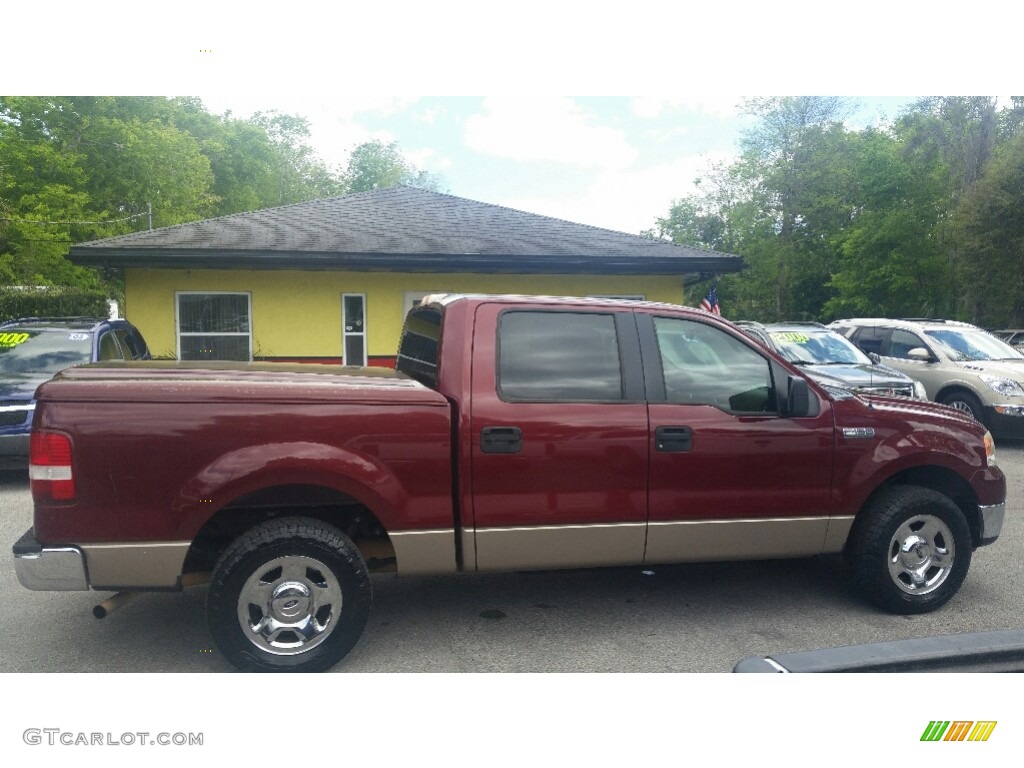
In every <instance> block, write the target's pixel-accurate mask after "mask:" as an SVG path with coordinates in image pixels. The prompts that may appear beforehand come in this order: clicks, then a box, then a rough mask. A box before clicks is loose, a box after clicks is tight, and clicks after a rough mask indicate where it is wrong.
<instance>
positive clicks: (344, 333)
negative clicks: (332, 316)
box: [341, 293, 370, 366]
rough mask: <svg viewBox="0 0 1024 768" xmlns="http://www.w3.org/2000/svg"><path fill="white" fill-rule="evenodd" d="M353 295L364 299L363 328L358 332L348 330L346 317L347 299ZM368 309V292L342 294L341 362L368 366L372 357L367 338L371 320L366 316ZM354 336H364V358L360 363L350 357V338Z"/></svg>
mask: <svg viewBox="0 0 1024 768" xmlns="http://www.w3.org/2000/svg"><path fill="white" fill-rule="evenodd" d="M352 297H356V298H359V299H362V302H363V330H362V331H359V332H358V333H356V332H354V331H352V332H350V331H349V330H348V318H347V317H346V312H345V299H348V298H352ZM366 309H367V305H366V294H365V293H343V294H341V362H342V363H343V364H345V365H359V366H366V364H367V362H368V360H369V358H370V350H369V347H368V344H367V338H366V337H367V334H366V331H367V326H368V325H369V322H368V321H367V317H366ZM352 336H362V337H363V359H362V360H360V361H359V362H358V363H355V362H352V361H350V360H349V359H348V340H349V338H350V337H352Z"/></svg>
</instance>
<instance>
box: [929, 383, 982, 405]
mask: <svg viewBox="0 0 1024 768" xmlns="http://www.w3.org/2000/svg"><path fill="white" fill-rule="evenodd" d="M957 394H963V395H970V396H971V397H973V398H974V399H975V400H978V401H979V402H980V401H981V400H980V398H979V397H978V396H977V395H976V394H974V392H972V391H971V390H970V389H969V388H968V387H965V386H964V385H963V384H952V385H950V386H947V387H943V388H942V389H940V390H939V391H938V392H936V393H935V402H937V403H940V402H942V401H943V400H945V399H946V398H947V397H949V396H950V395H957Z"/></svg>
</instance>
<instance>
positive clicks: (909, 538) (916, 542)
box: [889, 515, 956, 595]
mask: <svg viewBox="0 0 1024 768" xmlns="http://www.w3.org/2000/svg"><path fill="white" fill-rule="evenodd" d="M955 555H956V545H955V544H954V542H953V532H952V531H950V529H949V526H947V525H946V524H945V523H944V522H943V521H942V520H940V519H939V518H937V517H933V516H932V515H916V516H915V517H911V518H909V519H908V520H907V521H905V522H904V523H903V524H902V525H900V527H899V528H897V529H896V533H895V534H893V537H892V540H891V541H890V542H889V575H890V576H891V577H892V580H893V582H894V583H895V584H896V586H897V587H899V588H900V589H901V590H903V591H904V592H906V593H907V594H910V595H926V594H928V593H929V592H932V591H934V590H936V589H938V588H939V587H940V586H942V583H943V582H944V581H945V580H946V579H947V578H948V577H949V574H950V573H951V572H952V570H953V561H954V558H955Z"/></svg>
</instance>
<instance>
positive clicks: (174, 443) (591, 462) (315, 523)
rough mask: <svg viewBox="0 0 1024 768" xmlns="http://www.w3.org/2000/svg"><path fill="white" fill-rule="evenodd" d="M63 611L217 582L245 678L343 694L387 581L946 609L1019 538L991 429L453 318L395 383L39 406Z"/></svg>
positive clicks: (667, 319)
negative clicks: (762, 564)
mask: <svg viewBox="0 0 1024 768" xmlns="http://www.w3.org/2000/svg"><path fill="white" fill-rule="evenodd" d="M37 401H38V404H37V407H36V412H35V420H34V425H33V432H32V439H31V468H30V478H31V487H32V494H33V497H34V502H35V517H34V526H33V528H32V529H31V530H29V531H28V532H27V533H26V534H25V536H24V537H22V539H21V540H19V541H18V542H17V544H15V546H14V557H15V563H16V569H17V573H18V576H19V579H20V581H21V583H22V584H23V585H24V586H26V587H28V588H29V589H42V590H55V589H58V590H60V589H63V590H76V589H77V590H87V589H95V590H129V591H140V590H176V589H181V588H182V585H183V584H187V583H193V582H195V581H197V580H200V579H202V578H203V577H202V576H201V575H199V574H209V580H210V586H209V591H208V597H207V614H208V621H209V626H210V631H211V634H212V636H213V638H214V640H215V641H216V644H217V646H218V647H219V648H220V650H221V651H222V652H223V653H224V654H225V656H226V657H227V658H228V659H230V660H231V661H232V662H233V663H234V664H235V665H236V666H238V667H240V668H242V669H245V670H270V671H287V670H304V671H305V670H310V671H312V670H322V669H326V668H328V667H330V666H332V665H333V664H335V663H336V662H337V661H338V660H339V659H341V658H342V657H343V656H344V655H345V654H346V653H347V652H348V651H349V650H350V649H351V648H352V647H353V645H354V644H355V643H356V642H357V640H358V638H359V636H360V634H361V632H362V630H363V627H364V625H365V623H366V620H367V617H368V614H369V611H370V599H371V580H370V574H371V573H373V572H378V571H395V572H397V573H398V574H399V575H405V574H436V573H456V572H474V571H494V570H529V569H555V568H577V567H589V566H609V565H613V566H622V565H641V564H648V563H650V564H655V563H682V562H698V561H716V560H744V559H748V560H758V559H766V558H785V557H801V556H809V555H817V554H822V553H839V552H843V553H845V554H846V555H847V557H848V559H849V561H850V570H851V575H852V580H853V582H854V584H855V585H856V587H857V588H858V589H859V590H860V592H861V593H862V594H863V595H864V596H865V597H866V598H867V599H869V600H871V601H873V602H874V603H875V604H877V605H879V606H881V607H882V608H884V609H886V610H889V611H893V612H896V613H920V612H924V611H930V610H933V609H935V608H937V607H939V606H941V605H943V604H944V603H946V602H947V601H948V600H949V599H950V598H951V597H953V595H954V594H955V593H956V592H957V590H958V589H959V588H960V585H961V584H962V583H963V580H964V578H965V577H966V575H967V570H968V567H969V565H970V561H971V555H972V552H973V550H974V549H975V548H977V547H979V546H981V545H984V544H989V543H991V542H993V541H994V540H995V539H996V537H997V536H998V535H999V532H1000V529H1001V527H1002V523H1003V517H1004V510H1005V495H1006V481H1005V478H1004V476H1003V474H1002V472H1001V471H1000V470H999V468H998V467H997V466H996V461H995V453H994V445H993V442H992V439H991V437H990V436H989V435H988V433H987V432H986V431H985V429H984V427H982V426H981V425H979V424H977V423H976V422H974V421H972V420H971V419H970V418H969V417H966V416H964V415H963V414H960V413H958V412H957V411H955V410H953V409H950V408H947V407H945V406H941V405H937V404H934V403H930V402H925V401H920V400H910V399H903V398H896V397H881V396H878V397H876V396H872V397H870V398H869V399H868V398H864V397H861V396H857V395H854V394H853V393H851V392H849V391H846V390H843V389H825V388H823V387H822V386H820V385H818V384H816V383H814V382H813V381H809V380H808V379H806V378H805V377H804V376H803V375H801V373H800V372H799V371H798V370H797V369H795V368H793V367H792V366H791V365H789V364H788V363H786V362H785V361H783V360H782V359H781V358H778V357H776V356H775V355H774V354H773V353H772V352H770V351H768V350H767V349H765V348H764V347H762V346H761V345H759V344H757V343H756V342H754V341H753V340H751V339H749V338H748V337H747V336H746V335H745V334H743V333H742V332H741V331H740V330H739V329H737V328H736V327H735V326H733V325H731V324H730V323H728V322H726V321H723V320H722V319H721V318H719V317H716V316H713V315H710V314H708V313H704V312H701V311H699V310H691V309H687V308H684V307H678V306H673V305H663V304H653V303H643V302H626V301H614V300H607V299H569V298H542V297H514V296H434V297H429V298H428V299H427V300H426V301H424V303H423V304H422V305H420V306H419V307H417V308H416V309H414V310H413V311H412V312H411V313H410V314H409V316H408V318H407V320H406V324H405V328H404V331H403V335H402V339H401V343H400V349H399V353H398V358H397V370H394V371H391V370H381V369H354V368H350V369H344V368H341V369H339V368H336V367H327V366H308V365H307V366H302V365H298V366H288V365H280V364H249V365H244V364H242V365H239V364H210V363H202V364H200V363H191V364H187V363H186V364H183V363H173V362H142V363H122V364H97V365H88V366H83V367H78V368H72V369H69V370H66V371H64V372H63V373H61V374H60V375H58V376H57V377H56V378H55V379H53V380H52V381H50V382H48V383H46V384H44V385H43V386H42V387H40V389H39V390H38V393H37Z"/></svg>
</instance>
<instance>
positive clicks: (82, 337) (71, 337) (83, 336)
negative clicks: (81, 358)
mask: <svg viewBox="0 0 1024 768" xmlns="http://www.w3.org/2000/svg"><path fill="white" fill-rule="evenodd" d="M88 340H89V334H88V333H71V334H68V341H88Z"/></svg>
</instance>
